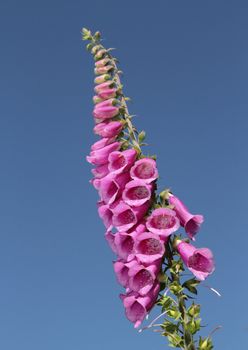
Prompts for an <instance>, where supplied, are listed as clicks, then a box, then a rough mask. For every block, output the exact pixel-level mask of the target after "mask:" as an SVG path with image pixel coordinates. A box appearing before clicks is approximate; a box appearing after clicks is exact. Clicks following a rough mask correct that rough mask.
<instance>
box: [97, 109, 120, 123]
mask: <svg viewBox="0 0 248 350" xmlns="http://www.w3.org/2000/svg"><path fill="white" fill-rule="evenodd" d="M118 113H119V108H118V107H116V106H104V107H99V108H97V107H95V108H94V110H93V116H94V118H96V119H99V120H101V121H103V120H107V119H111V118H113V117H115V116H116V115H117V114H118Z"/></svg>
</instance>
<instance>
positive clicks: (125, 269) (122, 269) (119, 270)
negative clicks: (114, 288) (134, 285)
mask: <svg viewBox="0 0 248 350" xmlns="http://www.w3.org/2000/svg"><path fill="white" fill-rule="evenodd" d="M135 264H136V261H135V260H133V261H130V262H126V261H125V260H121V259H120V260H117V261H115V262H114V271H115V274H116V278H117V280H118V282H119V283H120V284H121V285H122V286H123V287H125V288H128V285H129V283H128V282H129V275H128V273H129V270H130V268H131V267H132V266H133V265H135Z"/></svg>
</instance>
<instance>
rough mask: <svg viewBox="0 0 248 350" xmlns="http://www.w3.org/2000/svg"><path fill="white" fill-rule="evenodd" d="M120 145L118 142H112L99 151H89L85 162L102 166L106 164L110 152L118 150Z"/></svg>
mask: <svg viewBox="0 0 248 350" xmlns="http://www.w3.org/2000/svg"><path fill="white" fill-rule="evenodd" d="M120 147H121V144H120V143H119V142H113V143H111V144H110V145H108V146H105V147H103V148H101V149H99V150H96V151H91V152H90V155H89V156H87V157H86V159H87V161H88V162H89V163H91V164H94V165H102V164H106V163H107V162H108V157H109V155H110V153H111V152H114V151H117V150H118V149H120Z"/></svg>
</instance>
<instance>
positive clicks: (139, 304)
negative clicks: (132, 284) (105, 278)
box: [120, 284, 160, 328]
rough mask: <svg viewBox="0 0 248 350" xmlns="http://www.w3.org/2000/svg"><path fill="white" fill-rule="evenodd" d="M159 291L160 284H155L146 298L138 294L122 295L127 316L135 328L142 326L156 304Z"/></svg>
mask: <svg viewBox="0 0 248 350" xmlns="http://www.w3.org/2000/svg"><path fill="white" fill-rule="evenodd" d="M159 289H160V288H159V284H155V285H154V286H153V288H152V289H151V290H150V292H149V293H148V294H147V295H146V296H140V295H139V294H138V293H136V292H131V293H129V294H127V295H125V294H121V295H120V298H121V299H122V301H123V304H124V307H125V311H126V316H127V318H128V320H129V321H131V322H133V323H134V327H135V328H137V327H139V326H140V325H141V323H142V321H143V320H144V318H145V316H146V315H147V313H148V312H149V311H150V310H151V308H152V307H153V305H154V304H155V302H156V299H157V297H158V293H159Z"/></svg>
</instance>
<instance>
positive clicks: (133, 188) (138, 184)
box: [110, 153, 152, 207]
mask: <svg viewBox="0 0 248 350" xmlns="http://www.w3.org/2000/svg"><path fill="white" fill-rule="evenodd" d="M112 154H113V153H112ZM110 156H111V155H110ZM151 188H152V187H151V185H148V184H146V183H145V182H144V181H143V180H133V181H130V182H128V183H127V184H126V186H125V190H124V191H123V194H122V199H123V201H124V202H125V203H127V204H128V205H131V206H134V207H138V206H140V205H142V204H144V203H145V202H147V201H148V200H150V198H151V193H152V192H151Z"/></svg>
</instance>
